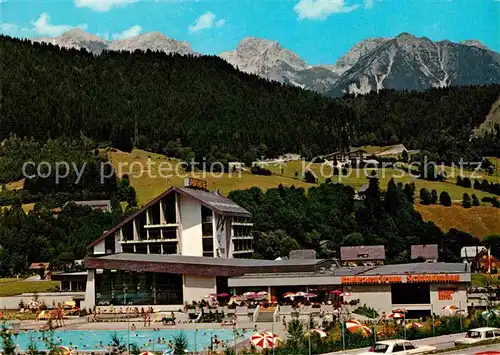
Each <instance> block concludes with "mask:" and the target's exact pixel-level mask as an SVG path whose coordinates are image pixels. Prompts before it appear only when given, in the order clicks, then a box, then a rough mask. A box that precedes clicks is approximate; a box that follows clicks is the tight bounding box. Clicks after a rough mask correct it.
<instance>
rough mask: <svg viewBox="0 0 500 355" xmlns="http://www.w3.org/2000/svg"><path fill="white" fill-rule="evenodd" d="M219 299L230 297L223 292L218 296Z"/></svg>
mask: <svg viewBox="0 0 500 355" xmlns="http://www.w3.org/2000/svg"><path fill="white" fill-rule="evenodd" d="M218 296H219V297H222V298H226V297H229V293H226V292H222V293H221V294H219V295H218Z"/></svg>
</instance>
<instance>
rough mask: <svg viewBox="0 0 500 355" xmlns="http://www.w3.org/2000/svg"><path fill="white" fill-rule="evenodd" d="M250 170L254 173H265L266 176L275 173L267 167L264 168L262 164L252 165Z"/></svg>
mask: <svg viewBox="0 0 500 355" xmlns="http://www.w3.org/2000/svg"><path fill="white" fill-rule="evenodd" d="M250 172H251V173H252V175H265V176H270V175H272V174H273V173H272V172H271V170H269V169H266V168H262V167H260V166H257V165H255V166H252V169H250Z"/></svg>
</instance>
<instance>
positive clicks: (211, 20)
mask: <svg viewBox="0 0 500 355" xmlns="http://www.w3.org/2000/svg"><path fill="white" fill-rule="evenodd" d="M225 23H226V21H225V20H224V19H220V20H217V21H216V16H215V14H214V13H213V12H210V11H207V12H205V13H204V14H203V15H201V16H200V17H198V18H197V19H196V21H194V23H193V24H192V25H191V26H189V27H188V30H189V33H195V32H198V31H201V30H206V29H209V28H213V27H222V26H224V24H225Z"/></svg>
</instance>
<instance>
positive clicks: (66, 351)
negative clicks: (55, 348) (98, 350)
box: [59, 346, 74, 355]
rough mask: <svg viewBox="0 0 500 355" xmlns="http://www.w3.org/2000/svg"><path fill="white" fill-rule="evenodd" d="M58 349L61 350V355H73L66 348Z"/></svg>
mask: <svg viewBox="0 0 500 355" xmlns="http://www.w3.org/2000/svg"><path fill="white" fill-rule="evenodd" d="M59 349H60V350H61V352H62V353H63V355H73V354H74V353H73V351H71V349H70V348H68V347H67V346H60V347H59Z"/></svg>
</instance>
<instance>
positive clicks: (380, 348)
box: [358, 339, 436, 355]
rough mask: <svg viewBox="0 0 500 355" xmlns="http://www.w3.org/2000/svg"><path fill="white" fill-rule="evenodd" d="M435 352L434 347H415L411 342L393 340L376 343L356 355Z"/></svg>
mask: <svg viewBox="0 0 500 355" xmlns="http://www.w3.org/2000/svg"><path fill="white" fill-rule="evenodd" d="M433 350H436V348H435V347H434V346H428V345H422V346H417V345H415V344H414V343H412V342H411V341H408V340H402V339H395V340H384V341H378V342H376V343H375V345H373V346H372V347H371V348H370V349H369V350H368V352H364V353H360V354H358V355H373V353H378V354H393V353H394V354H398V355H406V354H423V353H426V352H427V351H433Z"/></svg>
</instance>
